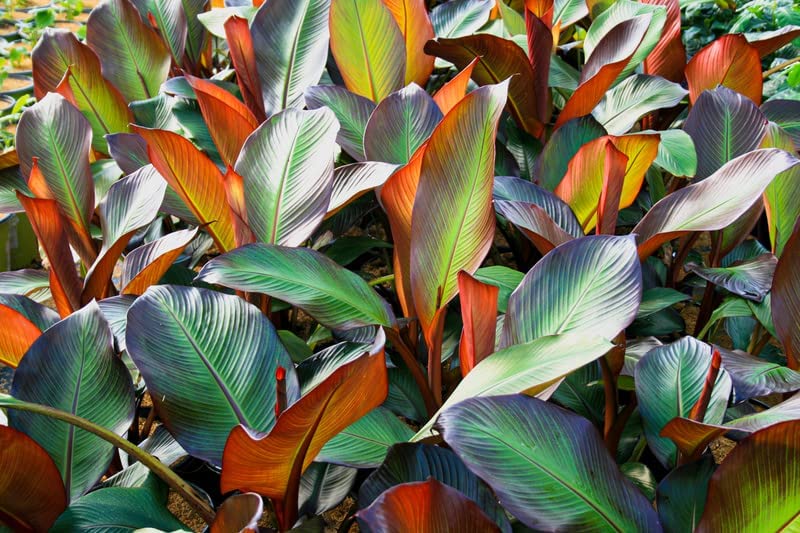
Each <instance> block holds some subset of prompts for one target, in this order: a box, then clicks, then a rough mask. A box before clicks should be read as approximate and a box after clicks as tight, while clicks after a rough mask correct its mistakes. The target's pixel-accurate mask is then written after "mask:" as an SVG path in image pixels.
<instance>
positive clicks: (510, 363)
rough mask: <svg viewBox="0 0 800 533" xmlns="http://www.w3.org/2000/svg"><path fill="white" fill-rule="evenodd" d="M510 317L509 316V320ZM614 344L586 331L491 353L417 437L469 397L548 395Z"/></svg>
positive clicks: (428, 430) (426, 433) (425, 433)
mask: <svg viewBox="0 0 800 533" xmlns="http://www.w3.org/2000/svg"><path fill="white" fill-rule="evenodd" d="M506 320H508V319H506ZM613 347H614V345H613V344H611V343H610V342H608V341H607V340H604V339H602V338H600V337H598V336H596V334H595V335H594V336H592V335H591V334H587V333H586V332H583V331H582V332H580V333H568V334H564V335H551V336H546V337H540V338H537V339H536V340H533V341H531V342H528V343H525V344H515V345H514V346H511V347H509V348H506V349H504V350H500V351H499V352H495V353H493V354H491V355H490V356H489V357H487V358H486V359H484V360H482V361H481V362H480V363H478V364H477V365H476V366H475V368H473V369H472V370H471V371H470V373H469V374H467V375H466V377H464V379H463V380H461V383H459V384H458V387H456V389H455V390H454V391H453V392H452V394H450V396H449V397H448V398H447V400H446V401H445V402H444V404H443V405H442V407H441V409H440V410H439V411H438V412H437V413H436V414H435V415H434V416H433V417H432V418H431V420H430V421H429V422H428V423H427V424H425V425H424V426H423V427H422V429H420V430H419V432H418V433H417V434H416V435H415V436H414V440H420V439H422V438H425V437H427V436H429V435H430V429H431V428H432V427H433V425H434V423H435V422H436V420H437V417H438V416H439V414H441V413H443V412H446V410H447V408H448V407H451V406H453V405H456V404H458V403H459V402H461V401H463V400H466V399H468V398H474V397H485V396H499V395H501V394H512V393H519V392H526V393H527V394H541V395H542V396H544V397H545V398H546V397H547V396H549V394H550V393H551V392H552V388H551V385H553V384H555V382H557V381H558V380H559V378H562V377H563V376H565V375H567V374H569V373H570V372H572V371H574V370H576V369H578V368H580V367H582V366H584V365H586V364H588V363H591V362H592V361H594V360H595V359H598V358H599V357H602V356H603V355H604V354H605V353H606V352H608V351H609V350H610V349H611V348H613Z"/></svg>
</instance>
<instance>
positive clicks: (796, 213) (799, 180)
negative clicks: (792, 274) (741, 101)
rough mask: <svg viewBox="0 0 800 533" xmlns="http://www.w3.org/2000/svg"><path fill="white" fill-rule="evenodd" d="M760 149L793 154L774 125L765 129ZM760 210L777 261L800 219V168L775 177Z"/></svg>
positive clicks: (786, 136)
mask: <svg viewBox="0 0 800 533" xmlns="http://www.w3.org/2000/svg"><path fill="white" fill-rule="evenodd" d="M761 148H780V149H781V150H786V151H787V152H789V153H792V152H794V151H795V145H794V144H793V142H792V138H791V137H790V136H789V134H788V133H787V132H786V130H784V129H783V128H781V127H780V126H778V125H777V124H775V123H774V122H770V123H769V124H768V125H767V130H766V135H765V136H764V139H763V141H762V143H761ZM764 210H765V211H766V213H767V224H768V226H769V239H770V242H771V243H772V251H773V253H774V254H775V255H776V256H777V257H780V256H781V254H782V253H783V249H784V247H785V246H786V242H787V241H788V240H789V238H790V237H791V235H792V232H793V231H794V227H795V224H796V222H797V219H798V217H800V167H793V168H791V169H789V170H787V171H785V172H781V173H780V174H778V175H777V176H775V179H774V180H772V182H771V183H770V184H769V185H768V186H767V188H766V190H765V191H764Z"/></svg>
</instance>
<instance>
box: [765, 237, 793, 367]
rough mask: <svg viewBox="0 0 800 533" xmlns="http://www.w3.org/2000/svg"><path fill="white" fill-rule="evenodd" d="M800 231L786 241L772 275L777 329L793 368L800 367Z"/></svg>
mask: <svg viewBox="0 0 800 533" xmlns="http://www.w3.org/2000/svg"><path fill="white" fill-rule="evenodd" d="M799 261H800V231H795V232H794V234H792V236H791V237H790V238H789V240H788V241H787V242H786V247H785V248H784V250H783V255H782V256H781V258H780V260H779V261H778V266H777V268H776V269H775V276H774V277H773V279H772V298H771V311H772V320H773V321H774V322H775V332H776V333H777V337H778V339H779V340H780V341H781V344H783V349H784V352H785V353H786V361H787V362H788V364H789V368H791V369H792V370H800V329H798V328H797V323H798V320H800V318H798V317H800V268H798V267H799V265H798V262H799Z"/></svg>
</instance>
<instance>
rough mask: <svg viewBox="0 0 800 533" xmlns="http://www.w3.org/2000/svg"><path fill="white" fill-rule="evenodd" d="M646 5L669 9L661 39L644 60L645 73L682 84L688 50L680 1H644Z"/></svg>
mask: <svg viewBox="0 0 800 533" xmlns="http://www.w3.org/2000/svg"><path fill="white" fill-rule="evenodd" d="M642 3H644V4H650V5H655V6H664V7H666V8H667V20H666V22H665V23H664V31H663V33H662V34H661V39H660V40H659V41H658V44H656V47H655V48H653V50H652V52H650V53H649V54H648V55H647V57H646V58H645V60H644V73H645V74H652V75H655V76H661V77H662V78H665V79H667V80H669V81H673V82H675V83H680V82H681V81H682V80H683V69H684V67H685V66H686V48H684V46H683V40H682V39H681V6H680V2H679V0H642Z"/></svg>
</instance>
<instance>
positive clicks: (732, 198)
mask: <svg viewBox="0 0 800 533" xmlns="http://www.w3.org/2000/svg"><path fill="white" fill-rule="evenodd" d="M797 163H798V160H797V159H795V158H794V157H793V156H791V155H789V154H788V153H786V152H784V151H782V150H777V149H774V148H771V149H767V150H755V151H753V152H749V153H747V154H745V155H742V156H739V157H737V158H736V159H733V160H732V161H730V162H728V163H726V164H725V165H724V166H723V167H722V168H720V169H719V170H718V171H716V172H715V173H714V174H712V175H711V176H710V177H708V178H706V179H705V180H703V181H701V182H699V183H694V184H692V185H689V186H688V187H684V188H683V189H680V190H678V191H676V192H674V193H672V194H670V195H668V196H666V197H665V198H663V199H662V200H660V201H659V202H658V203H656V204H655V205H654V206H653V207H652V208H651V209H650V211H648V212H647V214H646V215H645V216H644V218H642V220H641V221H640V222H639V224H637V225H636V227H635V228H634V229H633V232H632V233H635V234H637V241H638V243H639V255H640V256H641V257H643V258H644V257H647V256H648V255H650V254H652V253H653V252H655V251H656V250H657V249H658V247H659V246H660V245H661V244H662V243H663V242H665V241H668V240H670V239H674V238H676V237H679V236H681V235H684V234H686V233H689V232H692V231H715V230H719V229H722V228H724V227H726V226H727V225H728V224H731V223H732V222H734V221H735V220H736V219H738V218H739V217H740V216H741V215H742V214H743V213H744V212H745V211H747V209H748V208H749V207H750V206H751V205H752V204H753V202H754V201H755V200H757V199H758V197H759V196H760V195H761V193H762V192H764V189H766V187H767V185H769V183H770V182H771V181H772V179H773V178H774V177H775V176H776V175H778V174H780V173H781V172H784V171H786V170H789V169H790V168H792V167H794V166H795V165H796V164H797Z"/></svg>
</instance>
